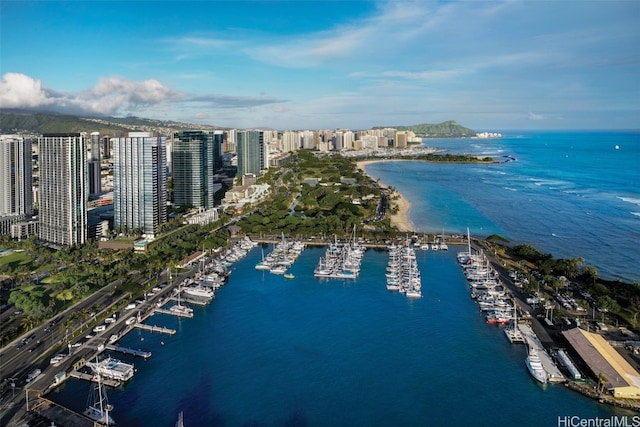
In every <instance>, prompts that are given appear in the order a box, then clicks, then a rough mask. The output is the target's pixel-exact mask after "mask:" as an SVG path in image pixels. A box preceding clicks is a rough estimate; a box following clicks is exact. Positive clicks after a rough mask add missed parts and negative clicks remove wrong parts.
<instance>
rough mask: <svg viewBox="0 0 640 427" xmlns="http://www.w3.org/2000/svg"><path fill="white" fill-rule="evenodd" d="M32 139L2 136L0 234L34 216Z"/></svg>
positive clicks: (0, 157) (0, 145) (9, 230)
mask: <svg viewBox="0 0 640 427" xmlns="http://www.w3.org/2000/svg"><path fill="white" fill-rule="evenodd" d="M32 195H33V189H32V168H31V140H30V139H28V138H23V137H21V136H19V135H0V235H8V234H11V227H12V225H13V224H16V223H18V222H20V221H23V220H25V219H27V218H28V217H30V216H31V215H32V214H33V197H32Z"/></svg>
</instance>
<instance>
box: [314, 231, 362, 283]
mask: <svg viewBox="0 0 640 427" xmlns="http://www.w3.org/2000/svg"><path fill="white" fill-rule="evenodd" d="M365 250H366V248H365V247H364V246H363V245H361V244H359V243H357V242H356V241H355V236H354V239H353V240H350V241H349V242H347V243H340V242H338V240H337V239H335V241H334V242H333V243H330V244H329V245H328V246H327V249H326V251H325V254H324V256H322V257H321V258H320V260H319V261H318V265H317V266H316V268H315V269H314V271H313V276H314V277H316V278H326V279H356V278H357V277H358V274H360V264H361V262H362V257H363V256H364V252H365Z"/></svg>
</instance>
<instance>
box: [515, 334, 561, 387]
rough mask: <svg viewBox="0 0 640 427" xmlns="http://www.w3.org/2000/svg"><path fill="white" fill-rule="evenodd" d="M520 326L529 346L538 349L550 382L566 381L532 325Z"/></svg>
mask: <svg viewBox="0 0 640 427" xmlns="http://www.w3.org/2000/svg"><path fill="white" fill-rule="evenodd" d="M519 327H520V332H522V335H523V336H524V339H525V341H526V343H527V345H528V346H529V348H534V349H536V350H538V356H540V362H542V367H543V368H544V370H545V371H547V374H549V382H551V383H558V382H564V381H566V378H565V377H564V375H562V372H560V369H558V367H557V366H556V364H555V363H554V362H553V360H552V359H551V356H549V353H547V350H545V348H544V346H543V345H542V343H541V342H540V340H539V339H538V336H537V335H536V333H535V332H534V331H533V329H532V328H531V326H529V325H525V324H520V325H519Z"/></svg>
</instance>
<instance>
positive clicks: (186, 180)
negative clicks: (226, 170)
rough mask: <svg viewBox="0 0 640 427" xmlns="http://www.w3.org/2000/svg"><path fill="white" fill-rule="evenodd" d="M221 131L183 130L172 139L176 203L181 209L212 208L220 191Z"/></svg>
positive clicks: (174, 198) (222, 135) (174, 197)
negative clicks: (217, 182) (218, 176)
mask: <svg viewBox="0 0 640 427" xmlns="http://www.w3.org/2000/svg"><path fill="white" fill-rule="evenodd" d="M223 137H224V134H223V132H222V131H215V132H204V131H184V132H179V133H176V134H174V137H173V153H172V158H173V166H172V176H173V202H174V203H175V204H176V205H179V206H193V207H195V208H204V209H210V208H212V207H213V206H214V195H215V193H216V191H218V190H219V189H220V186H219V185H215V184H214V177H215V172H216V170H218V169H220V168H222V141H223Z"/></svg>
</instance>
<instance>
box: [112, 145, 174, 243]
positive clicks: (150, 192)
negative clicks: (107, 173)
mask: <svg viewBox="0 0 640 427" xmlns="http://www.w3.org/2000/svg"><path fill="white" fill-rule="evenodd" d="M111 142H112V144H113V204H114V227H115V228H116V229H118V228H119V227H124V228H125V229H127V230H136V229H139V230H141V231H142V232H143V233H144V234H145V235H147V236H149V237H153V236H155V235H156V234H157V233H158V228H159V226H160V225H161V224H163V223H165V222H166V221H167V176H166V168H167V158H166V143H167V142H166V138H165V137H163V136H153V135H152V134H151V133H149V132H130V133H129V134H128V136H127V137H120V138H112V139H111Z"/></svg>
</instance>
